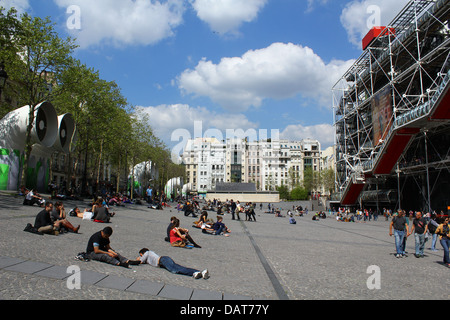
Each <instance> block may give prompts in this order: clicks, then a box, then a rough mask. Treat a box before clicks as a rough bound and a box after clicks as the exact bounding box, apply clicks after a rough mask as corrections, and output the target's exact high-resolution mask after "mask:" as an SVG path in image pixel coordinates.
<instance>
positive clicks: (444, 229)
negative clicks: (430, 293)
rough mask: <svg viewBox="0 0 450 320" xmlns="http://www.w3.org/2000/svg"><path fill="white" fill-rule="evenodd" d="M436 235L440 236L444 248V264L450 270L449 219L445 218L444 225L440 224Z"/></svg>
mask: <svg viewBox="0 0 450 320" xmlns="http://www.w3.org/2000/svg"><path fill="white" fill-rule="evenodd" d="M436 233H437V234H438V235H439V241H440V242H441V245H442V248H444V259H443V261H444V264H445V265H446V266H447V267H449V268H450V257H449V247H450V224H449V218H445V220H444V223H442V224H440V225H439V227H438V228H437V229H436Z"/></svg>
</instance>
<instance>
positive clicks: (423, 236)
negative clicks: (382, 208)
mask: <svg viewBox="0 0 450 320" xmlns="http://www.w3.org/2000/svg"><path fill="white" fill-rule="evenodd" d="M392 229H394V230H392ZM412 234H414V240H415V253H414V256H415V257H416V258H423V257H424V249H425V242H426V241H427V239H428V237H429V235H431V248H430V249H431V250H432V251H437V249H436V242H437V239H438V237H439V241H440V243H441V245H442V248H443V249H444V257H443V263H444V264H445V265H446V266H447V267H450V258H449V247H450V224H449V218H448V217H446V218H444V219H443V220H442V221H438V220H437V217H436V216H435V215H432V216H431V219H430V220H429V221H427V220H426V219H425V218H424V217H423V216H422V212H420V211H418V212H416V214H415V217H414V219H413V221H412V224H411V229H410V228H409V223H408V218H407V217H406V214H405V211H404V210H398V215H397V216H394V217H393V218H392V221H391V223H390V225H389V235H390V236H392V235H393V236H394V238H395V248H396V253H395V257H396V258H402V257H405V256H407V255H406V252H405V247H406V239H407V238H408V237H409V236H410V235H412Z"/></svg>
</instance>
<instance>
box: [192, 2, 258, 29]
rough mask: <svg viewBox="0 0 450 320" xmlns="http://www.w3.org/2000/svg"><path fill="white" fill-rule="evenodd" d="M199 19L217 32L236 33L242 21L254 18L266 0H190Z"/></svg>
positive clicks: (249, 20)
mask: <svg viewBox="0 0 450 320" xmlns="http://www.w3.org/2000/svg"><path fill="white" fill-rule="evenodd" d="M191 3H192V7H193V8H194V10H195V11H196V12H197V16H198V18H199V19H200V20H202V21H204V22H206V23H207V24H208V25H209V26H210V28H211V29H212V30H213V31H215V32H218V33H221V34H226V33H231V34H235V33H237V31H238V29H239V27H240V26H241V25H242V23H244V22H251V21H253V20H255V19H256V17H257V16H258V13H259V11H260V10H261V9H262V8H263V7H264V6H265V5H266V3H267V0H192V1H191Z"/></svg>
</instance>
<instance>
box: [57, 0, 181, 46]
mask: <svg viewBox="0 0 450 320" xmlns="http://www.w3.org/2000/svg"><path fill="white" fill-rule="evenodd" d="M54 1H55V3H56V4H57V5H58V6H59V7H61V8H64V9H67V8H68V7H70V6H78V7H79V8H80V18H81V28H80V29H79V30H69V31H70V32H71V33H72V34H73V36H74V37H76V38H77V39H78V44H79V45H80V46H81V47H82V48H85V47H89V46H91V45H98V44H103V43H107V44H112V45H115V46H117V47H120V46H123V45H150V44H154V43H157V42H159V41H161V40H162V39H165V38H167V37H171V36H173V34H174V29H175V28H176V27H177V26H179V25H180V24H181V23H182V16H183V13H184V10H185V8H184V5H183V0H165V1H164V0H161V1H158V0H153V1H148V0H96V1H90V0H54ZM68 18H69V17H68Z"/></svg>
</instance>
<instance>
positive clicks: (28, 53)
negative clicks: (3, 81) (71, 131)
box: [2, 10, 76, 185]
mask: <svg viewBox="0 0 450 320" xmlns="http://www.w3.org/2000/svg"><path fill="white" fill-rule="evenodd" d="M8 15H10V19H13V16H14V11H12V12H11V13H8ZM2 16H4V15H3V10H2ZM13 27H14V28H13V29H9V31H8V32H9V33H11V34H10V35H9V36H10V39H9V40H10V44H9V48H10V49H9V50H8V51H9V54H8V56H7V58H8V74H9V77H10V80H11V81H10V83H12V84H14V85H13V86H12V87H13V88H12V90H14V93H15V97H16V98H17V100H18V104H19V105H29V106H30V112H29V117H28V118H29V121H28V125H27V130H26V139H25V140H26V141H25V150H24V151H25V155H24V162H23V163H24V166H23V169H22V180H21V182H22V184H24V185H26V179H27V171H28V159H29V157H30V154H31V151H32V145H33V142H32V141H31V132H32V129H33V123H34V118H35V111H36V106H37V105H38V104H39V103H40V102H42V101H45V100H51V99H52V92H51V91H50V90H49V84H52V85H58V84H59V82H60V75H61V73H62V71H63V70H64V69H65V68H67V66H68V65H70V63H71V61H72V58H71V53H72V52H73V50H74V49H75V48H76V45H75V44H74V40H73V39H71V38H67V39H61V38H59V36H58V35H57V33H56V31H55V30H54V24H53V23H52V22H51V21H50V19H49V18H48V17H47V18H45V19H41V18H38V17H36V18H32V17H30V16H29V15H28V14H26V13H25V14H23V15H22V16H21V18H20V20H17V25H14V24H13ZM3 41H4V40H3ZM12 51H15V52H14V54H11V52H12Z"/></svg>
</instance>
